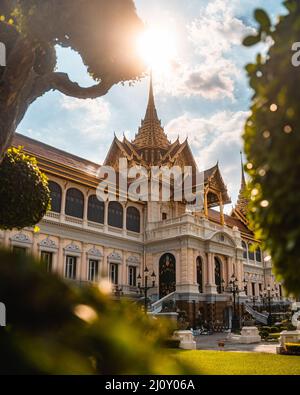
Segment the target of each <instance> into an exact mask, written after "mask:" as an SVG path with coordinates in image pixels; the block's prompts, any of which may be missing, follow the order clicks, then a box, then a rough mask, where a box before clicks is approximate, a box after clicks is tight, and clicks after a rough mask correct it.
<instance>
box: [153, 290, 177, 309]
mask: <svg viewBox="0 0 300 395" xmlns="http://www.w3.org/2000/svg"><path fill="white" fill-rule="evenodd" d="M175 294H176V292H171V293H170V294H168V295H166V296H164V297H163V298H161V299H159V300H157V301H156V302H154V303H152V305H151V310H150V311H151V313H154V314H157V313H160V312H161V310H162V305H163V302H166V301H167V300H171V299H173V300H174V301H175V298H174V296H175Z"/></svg>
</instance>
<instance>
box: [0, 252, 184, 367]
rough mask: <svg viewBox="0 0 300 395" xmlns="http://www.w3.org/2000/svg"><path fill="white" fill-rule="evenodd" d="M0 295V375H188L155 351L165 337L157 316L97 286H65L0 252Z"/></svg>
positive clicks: (29, 261) (38, 267)
mask: <svg viewBox="0 0 300 395" xmlns="http://www.w3.org/2000/svg"><path fill="white" fill-rule="evenodd" d="M0 300H1V302H3V303H5V305H6V312H7V324H8V326H7V327H5V328H2V329H1V330H0V350H1V356H3V358H0V373H19V374H150V373H151V374H164V373H165V372H166V371H170V372H174V373H175V374H180V373H188V370H185V369H183V364H181V363H179V362H177V361H176V360H173V359H171V358H169V357H168V354H167V352H166V351H164V350H163V349H162V348H161V345H162V343H163V341H164V339H165V338H168V337H170V331H169V327H168V326H167V325H166V324H164V323H163V322H162V321H160V320H155V319H153V318H149V317H148V316H147V315H145V314H144V313H143V312H142V311H141V310H140V309H139V308H138V307H137V306H136V305H134V304H133V303H127V302H116V301H112V300H110V299H109V297H107V296H105V295H103V294H102V293H100V291H99V289H98V288H97V287H86V288H79V287H74V286H70V285H68V284H67V283H65V282H64V281H63V280H61V279H60V278H59V277H58V276H56V275H54V274H49V273H46V271H45V270H43V269H42V263H41V262H38V261H34V260H33V258H31V257H28V256H26V257H24V256H20V255H14V254H12V253H11V252H8V251H0ZM4 356H5V357H4Z"/></svg>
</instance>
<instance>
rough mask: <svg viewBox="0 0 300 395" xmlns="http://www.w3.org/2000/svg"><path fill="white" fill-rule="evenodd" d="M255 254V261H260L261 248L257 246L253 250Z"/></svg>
mask: <svg viewBox="0 0 300 395" xmlns="http://www.w3.org/2000/svg"><path fill="white" fill-rule="evenodd" d="M255 255H256V262H261V261H262V259H261V258H262V257H261V249H260V248H259V247H258V248H257V249H256V251H255Z"/></svg>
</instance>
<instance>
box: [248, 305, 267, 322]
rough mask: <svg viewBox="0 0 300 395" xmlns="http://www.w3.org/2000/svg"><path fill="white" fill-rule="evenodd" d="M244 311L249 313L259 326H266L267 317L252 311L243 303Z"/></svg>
mask: <svg viewBox="0 0 300 395" xmlns="http://www.w3.org/2000/svg"><path fill="white" fill-rule="evenodd" d="M245 310H246V311H247V313H249V314H250V315H251V316H252V317H253V318H254V319H255V320H256V321H257V322H260V323H261V324H264V325H267V324H268V315H267V314H263V313H259V312H258V311H256V310H254V309H253V308H252V307H251V306H250V305H249V304H247V303H245Z"/></svg>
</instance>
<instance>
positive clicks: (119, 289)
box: [114, 285, 123, 298]
mask: <svg viewBox="0 0 300 395" xmlns="http://www.w3.org/2000/svg"><path fill="white" fill-rule="evenodd" d="M114 295H115V296H116V297H117V298H120V297H121V296H122V295H123V288H122V287H119V285H115V287H114Z"/></svg>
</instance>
